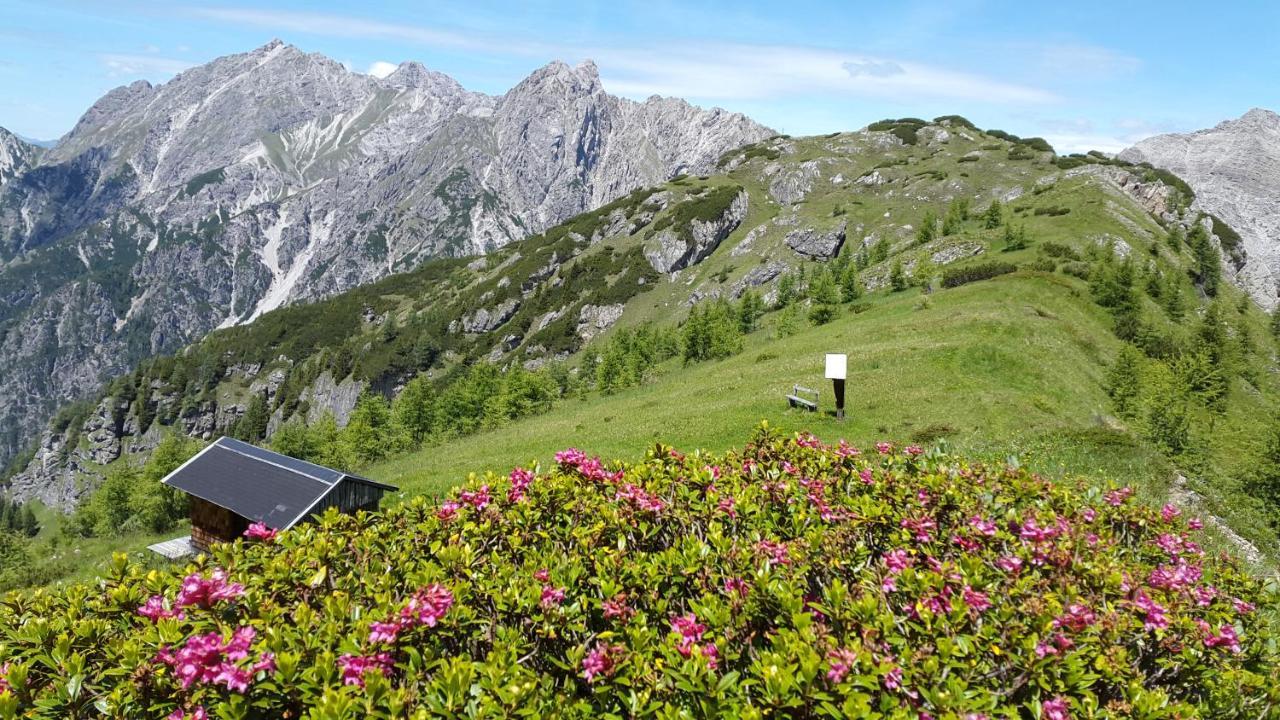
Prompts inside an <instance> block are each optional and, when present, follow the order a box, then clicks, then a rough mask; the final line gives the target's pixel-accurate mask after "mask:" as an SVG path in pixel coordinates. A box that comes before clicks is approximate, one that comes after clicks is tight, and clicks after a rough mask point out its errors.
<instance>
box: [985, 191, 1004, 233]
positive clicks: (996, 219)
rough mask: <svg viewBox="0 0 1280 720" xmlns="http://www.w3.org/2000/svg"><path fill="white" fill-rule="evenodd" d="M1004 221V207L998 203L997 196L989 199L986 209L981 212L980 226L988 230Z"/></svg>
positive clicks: (993, 228)
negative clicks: (989, 202)
mask: <svg viewBox="0 0 1280 720" xmlns="http://www.w3.org/2000/svg"><path fill="white" fill-rule="evenodd" d="M1003 222H1004V208H1003V207H1002V206H1001V205H1000V200H999V199H998V198H997V199H995V200H992V201H991V204H990V205H988V206H987V209H986V211H985V212H984V213H982V227H984V228H986V229H988V230H995V229H996V228H998V227H1000V225H1001V223H1003Z"/></svg>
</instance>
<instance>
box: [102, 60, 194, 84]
mask: <svg viewBox="0 0 1280 720" xmlns="http://www.w3.org/2000/svg"><path fill="white" fill-rule="evenodd" d="M98 59H99V60H101V61H102V65H103V67H105V68H106V69H107V77H113V78H119V77H140V76H146V77H159V76H164V77H168V76H170V75H177V74H178V73H180V72H182V71H183V70H186V69H187V68H189V67H191V65H192V63H189V62H187V61H186V60H178V59H175V58H165V57H156V56H153V55H115V54H108V55H100V56H98Z"/></svg>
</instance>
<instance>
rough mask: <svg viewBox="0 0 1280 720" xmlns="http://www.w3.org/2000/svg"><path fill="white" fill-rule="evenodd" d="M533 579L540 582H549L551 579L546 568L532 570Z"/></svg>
mask: <svg viewBox="0 0 1280 720" xmlns="http://www.w3.org/2000/svg"><path fill="white" fill-rule="evenodd" d="M533 579H534V580H537V581H538V582H540V583H545V582H549V581H550V580H551V572H550V571H549V570H547V569H546V568H538V569H537V570H534V571H533Z"/></svg>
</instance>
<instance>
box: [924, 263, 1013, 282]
mask: <svg viewBox="0 0 1280 720" xmlns="http://www.w3.org/2000/svg"><path fill="white" fill-rule="evenodd" d="M1017 269H1018V267H1017V266H1016V265H1014V264H1013V263H1007V262H999V261H991V262H984V263H977V264H974V265H965V266H963V267H956V268H947V269H946V270H944V271H943V272H942V287H948V288H952V287H959V286H961V285H965V284H967V283H971V282H978V281H979V280H988V279H990V278H993V277H997V276H999V275H1006V274H1008V273H1011V272H1013V271H1014V270H1017Z"/></svg>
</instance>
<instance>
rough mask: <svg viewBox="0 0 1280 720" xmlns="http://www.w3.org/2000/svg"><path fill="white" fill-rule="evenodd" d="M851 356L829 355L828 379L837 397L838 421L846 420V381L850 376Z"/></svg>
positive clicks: (841, 354) (842, 354)
mask: <svg viewBox="0 0 1280 720" xmlns="http://www.w3.org/2000/svg"><path fill="white" fill-rule="evenodd" d="M848 366H849V356H848V355H845V354H844V353H827V373H826V374H827V377H828V378H829V379H830V380H831V384H832V386H833V388H834V390H835V395H836V419H837V420H843V419H844V381H845V378H846V377H847V376H848Z"/></svg>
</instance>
